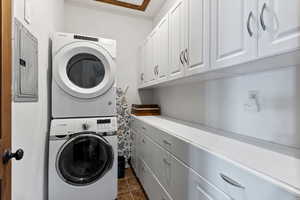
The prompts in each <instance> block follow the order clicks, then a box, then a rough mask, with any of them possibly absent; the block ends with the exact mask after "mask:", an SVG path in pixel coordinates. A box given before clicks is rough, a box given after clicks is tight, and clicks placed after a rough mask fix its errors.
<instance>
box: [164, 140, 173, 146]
mask: <svg viewBox="0 0 300 200" xmlns="http://www.w3.org/2000/svg"><path fill="white" fill-rule="evenodd" d="M163 143H164V144H166V145H170V146H171V145H172V144H171V143H170V142H168V141H167V140H163Z"/></svg>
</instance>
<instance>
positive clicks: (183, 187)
mask: <svg viewBox="0 0 300 200" xmlns="http://www.w3.org/2000/svg"><path fill="white" fill-rule="evenodd" d="M132 138H133V146H134V147H133V149H132V150H133V151H132V156H133V157H132V161H133V162H132V167H133V168H134V171H135V173H136V174H137V176H138V178H139V180H140V182H141V184H142V185H143V187H144V189H145V192H146V194H147V196H148V197H149V199H150V200H183V199H184V200H231V198H230V197H228V196H227V195H226V194H225V193H223V192H222V191H220V190H219V189H218V188H216V187H215V186H213V185H212V184H211V183H209V182H208V181H207V180H205V179H204V178H202V177H201V176H200V175H198V174H197V173H196V172H195V171H193V170H192V169H191V168H190V167H188V166H187V165H185V164H184V163H182V162H181V161H179V160H178V159H176V158H175V157H174V156H173V155H172V154H171V153H169V152H168V151H167V150H165V149H164V148H163V147H161V146H160V145H159V144H157V143H156V142H154V141H153V140H152V139H151V138H149V137H148V136H146V135H145V134H142V133H137V132H136V131H132Z"/></svg>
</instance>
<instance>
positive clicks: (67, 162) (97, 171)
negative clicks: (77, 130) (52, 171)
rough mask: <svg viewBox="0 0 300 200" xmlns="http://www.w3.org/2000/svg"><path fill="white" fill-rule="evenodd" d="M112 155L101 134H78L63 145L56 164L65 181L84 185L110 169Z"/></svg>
mask: <svg viewBox="0 0 300 200" xmlns="http://www.w3.org/2000/svg"><path fill="white" fill-rule="evenodd" d="M113 157H114V156H113V149H112V147H111V145H109V144H108V143H107V141H106V140H104V139H103V138H102V137H101V136H98V135H94V134H80V135H78V136H75V137H73V138H71V139H70V140H69V141H67V142H66V143H65V144H64V145H63V147H62V148H61V150H60V152H59V153H58V157H57V163H56V165H57V170H58V173H59V175H60V176H61V178H62V179H63V180H64V181H65V182H67V183H69V184H71V185H77V186H84V185H89V184H92V183H94V182H96V181H97V180H99V179H100V178H101V177H103V176H104V175H105V174H106V173H107V172H108V171H109V170H110V169H111V167H112V164H113V159H114V158H113Z"/></svg>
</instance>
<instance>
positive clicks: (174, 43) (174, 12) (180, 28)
mask: <svg viewBox="0 0 300 200" xmlns="http://www.w3.org/2000/svg"><path fill="white" fill-rule="evenodd" d="M186 8H187V7H186V1H185V0H181V1H179V2H178V4H176V5H175V6H174V7H173V8H172V9H171V11H170V12H169V23H170V32H169V39H170V78H171V79H174V78H177V77H181V76H183V75H184V65H185V62H184V55H183V54H184V51H185V49H186V46H187V44H186V36H187V33H186V25H187V23H186V19H187V17H186V13H187V12H186V10H187V9H186Z"/></svg>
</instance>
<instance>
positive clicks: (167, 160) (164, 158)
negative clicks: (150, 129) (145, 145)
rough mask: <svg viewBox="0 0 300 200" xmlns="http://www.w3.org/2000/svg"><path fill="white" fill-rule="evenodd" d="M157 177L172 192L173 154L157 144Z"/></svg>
mask: <svg viewBox="0 0 300 200" xmlns="http://www.w3.org/2000/svg"><path fill="white" fill-rule="evenodd" d="M156 160H157V170H156V171H157V177H158V179H159V181H160V183H161V184H162V185H163V186H164V188H165V189H166V190H167V191H168V192H170V185H171V182H172V180H171V172H172V168H171V167H172V166H171V154H170V153H168V152H167V151H166V150H164V149H163V148H162V147H160V146H157V156H156Z"/></svg>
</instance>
